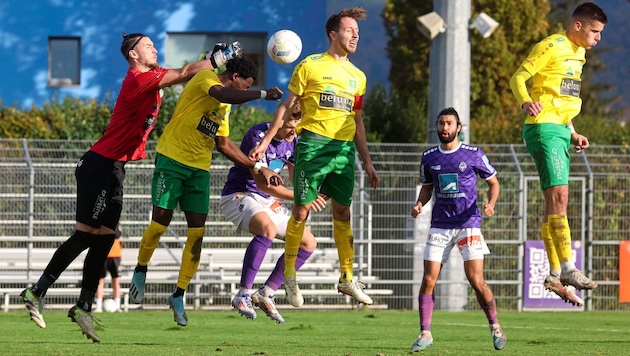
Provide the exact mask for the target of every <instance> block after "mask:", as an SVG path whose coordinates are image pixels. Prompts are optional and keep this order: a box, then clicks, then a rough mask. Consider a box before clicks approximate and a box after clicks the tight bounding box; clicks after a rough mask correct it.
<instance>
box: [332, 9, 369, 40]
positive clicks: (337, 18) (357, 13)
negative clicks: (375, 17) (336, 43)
mask: <svg viewBox="0 0 630 356" xmlns="http://www.w3.org/2000/svg"><path fill="white" fill-rule="evenodd" d="M344 17H351V18H353V19H355V20H365V18H366V17H367V13H366V12H365V9H364V8H362V7H360V6H359V7H352V8H347V9H343V10H341V11H339V12H338V13H336V14H334V15H332V16H330V17H329V18H328V21H326V36H328V38H330V35H329V34H330V31H335V32H337V31H339V26H340V25H341V19H342V18H344Z"/></svg>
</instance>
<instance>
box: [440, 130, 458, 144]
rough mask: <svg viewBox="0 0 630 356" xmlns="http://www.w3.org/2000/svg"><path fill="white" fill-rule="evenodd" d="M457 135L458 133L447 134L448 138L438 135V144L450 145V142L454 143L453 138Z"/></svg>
mask: <svg viewBox="0 0 630 356" xmlns="http://www.w3.org/2000/svg"><path fill="white" fill-rule="evenodd" d="M457 135H458V133H457V132H455V133H453V134H449V135H448V136H446V137H444V136H442V134H441V133H440V142H441V143H451V142H453V141H455V138H456V137H457Z"/></svg>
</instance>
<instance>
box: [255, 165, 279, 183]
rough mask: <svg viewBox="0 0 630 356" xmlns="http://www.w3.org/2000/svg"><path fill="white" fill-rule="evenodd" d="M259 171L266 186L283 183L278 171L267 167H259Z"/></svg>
mask: <svg viewBox="0 0 630 356" xmlns="http://www.w3.org/2000/svg"><path fill="white" fill-rule="evenodd" d="M260 173H261V174H262V175H263V177H265V181H266V182H267V187H271V186H272V185H273V186H276V187H277V186H280V185H283V184H284V181H283V180H282V177H280V175H279V174H278V173H276V172H274V171H272V170H271V169H269V168H267V167H263V168H261V169H260Z"/></svg>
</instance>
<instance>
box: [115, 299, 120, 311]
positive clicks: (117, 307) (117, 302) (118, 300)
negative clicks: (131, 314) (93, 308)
mask: <svg viewBox="0 0 630 356" xmlns="http://www.w3.org/2000/svg"><path fill="white" fill-rule="evenodd" d="M114 301H115V302H116V310H118V309H120V298H114Z"/></svg>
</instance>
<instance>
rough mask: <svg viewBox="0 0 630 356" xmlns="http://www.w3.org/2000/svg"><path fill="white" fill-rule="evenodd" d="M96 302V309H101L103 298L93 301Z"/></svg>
mask: <svg viewBox="0 0 630 356" xmlns="http://www.w3.org/2000/svg"><path fill="white" fill-rule="evenodd" d="M94 301H95V302H96V309H103V298H96V299H94Z"/></svg>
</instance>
